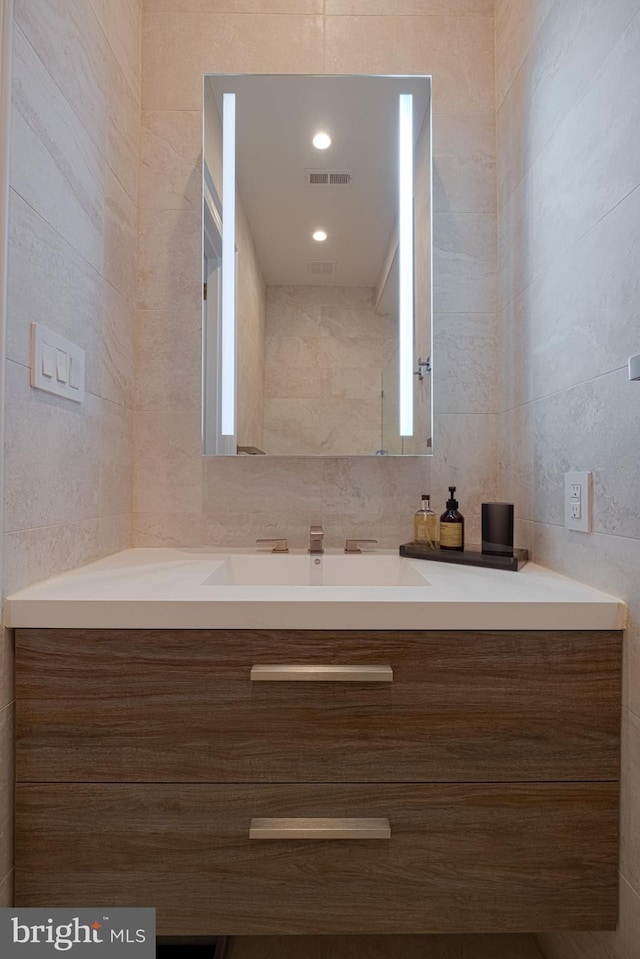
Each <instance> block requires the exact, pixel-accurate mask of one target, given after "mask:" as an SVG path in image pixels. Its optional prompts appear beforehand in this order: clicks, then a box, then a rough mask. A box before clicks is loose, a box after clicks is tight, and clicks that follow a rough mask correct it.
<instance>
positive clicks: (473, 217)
mask: <svg viewBox="0 0 640 959" xmlns="http://www.w3.org/2000/svg"><path fill="white" fill-rule="evenodd" d="M497 272H498V264H497V238H496V217H495V215H493V214H490V213H453V214H448V213H447V214H445V213H438V214H437V215H435V216H434V222H433V277H434V281H433V309H434V312H435V313H495V312H496V311H497V308H498V295H497V288H498V283H497Z"/></svg>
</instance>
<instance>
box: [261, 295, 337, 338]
mask: <svg viewBox="0 0 640 959" xmlns="http://www.w3.org/2000/svg"><path fill="white" fill-rule="evenodd" d="M323 297H324V289H323V288H322V287H319V286H308V287H302V286H268V287H267V288H266V314H265V333H266V335H267V336H274V337H275V336H284V335H291V331H292V329H293V326H294V324H295V333H296V335H297V336H319V335H320V334H319V331H320V323H321V316H322V299H323Z"/></svg>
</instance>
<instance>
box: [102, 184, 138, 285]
mask: <svg viewBox="0 0 640 959" xmlns="http://www.w3.org/2000/svg"><path fill="white" fill-rule="evenodd" d="M136 247H137V210H136V206H135V203H134V202H133V200H132V199H131V197H130V196H129V194H128V193H127V192H126V190H125V189H124V188H123V186H122V185H121V183H120V181H119V180H118V179H117V177H116V176H115V174H113V173H112V172H111V170H110V169H108V168H107V171H106V181H105V198H104V266H103V271H102V272H103V275H104V277H105V279H106V280H107V281H108V282H109V283H110V284H111V285H112V286H113V287H114V288H115V289H116V290H118V291H119V292H120V293H122V294H123V295H124V296H125V297H126V298H127V299H129V300H133V299H134V298H135V292H136Z"/></svg>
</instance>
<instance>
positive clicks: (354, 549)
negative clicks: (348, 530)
mask: <svg viewBox="0 0 640 959" xmlns="http://www.w3.org/2000/svg"><path fill="white" fill-rule="evenodd" d="M377 542H378V540H377V539H348V540H347V542H346V544H345V547H344V551H345V553H361V552H362V550H361V549H360V547H359V546H358V543H377Z"/></svg>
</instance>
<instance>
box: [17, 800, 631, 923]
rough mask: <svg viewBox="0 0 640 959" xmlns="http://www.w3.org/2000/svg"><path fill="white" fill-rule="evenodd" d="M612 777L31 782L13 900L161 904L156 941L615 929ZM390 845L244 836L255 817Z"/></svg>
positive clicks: (20, 810) (21, 812) (23, 803)
mask: <svg viewBox="0 0 640 959" xmlns="http://www.w3.org/2000/svg"><path fill="white" fill-rule="evenodd" d="M617 797H618V794H617V788H616V786H615V785H613V784H608V783H600V784H589V785H581V784H569V783H567V784H538V785H533V784H531V785H521V786H517V785H515V784H510V785H495V784H494V785H485V786H482V785H472V786H462V785H423V786H401V785H390V784H379V785H378V784H377V785H376V786H375V788H373V787H371V786H367V785H355V786H345V785H338V786H336V785H316V786H311V785H303V786H284V785H280V786H232V785H220V786H206V785H199V784H187V785H182V786H177V785H175V786H170V785H162V786H152V785H138V786H134V785H131V784H123V785H107V784H105V785H100V784H80V785H78V786H70V785H44V786H41V785H23V786H19V787H18V791H17V839H16V842H17V846H16V862H17V866H16V905H18V906H27V905H28V906H44V905H47V906H66V905H77V904H78V903H83V902H94V903H95V902H106V903H109V904H110V905H113V906H117V905H123V906H125V905H126V906H133V905H145V906H155V907H156V908H157V909H158V932H159V933H160V934H162V935H183V934H184V935H187V934H189V935H197V934H202V935H205V934H210V935H215V934H229V935H260V934H286V933H306V934H322V933H327V934H328V933H334V934H339V933H354V934H355V933H371V934H375V933H400V932H404V933H411V932H413V933H429V932H433V933H437V932H441V933H453V932H467V931H468V932H494V933H495V932H510V931H517V930H520V931H523V930H532V929H534V930H535V929H546V930H550V929H554V928H571V929H611V928H614V927H615V923H616V901H617V900H616V895H617V841H616V840H617V819H618V816H617ZM300 816H302V817H311V816H312V817H366V818H372V819H376V820H378V819H381V818H388V820H389V824H390V831H391V835H390V838H389V839H388V840H387V841H385V840H382V841H381V840H380V839H368V840H367V839H354V840H352V841H348V840H346V841H345V840H342V839H339V840H335V841H334V840H326V841H325V840H318V839H311V840H304V839H297V840H277V839H276V840H267V841H263V842H256V841H254V840H250V839H249V828H250V824H251V821H252V819H253V818H254V817H261V818H262V817H265V818H271V817H300Z"/></svg>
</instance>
